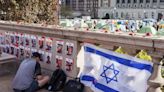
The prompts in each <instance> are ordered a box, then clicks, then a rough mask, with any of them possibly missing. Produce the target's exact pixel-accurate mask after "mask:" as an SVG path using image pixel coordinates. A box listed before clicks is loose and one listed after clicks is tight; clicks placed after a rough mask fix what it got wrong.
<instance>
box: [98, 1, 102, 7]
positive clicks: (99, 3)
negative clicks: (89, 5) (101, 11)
mask: <svg viewBox="0 0 164 92" xmlns="http://www.w3.org/2000/svg"><path fill="white" fill-rule="evenodd" d="M101 3H102V2H101V0H98V8H100V7H102V6H101Z"/></svg>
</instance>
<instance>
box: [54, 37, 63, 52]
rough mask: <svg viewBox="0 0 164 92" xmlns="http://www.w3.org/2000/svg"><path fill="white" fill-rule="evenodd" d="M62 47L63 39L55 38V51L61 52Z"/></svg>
mask: <svg viewBox="0 0 164 92" xmlns="http://www.w3.org/2000/svg"><path fill="white" fill-rule="evenodd" d="M63 48H64V41H63V40H57V41H56V53H58V54H62V52H63Z"/></svg>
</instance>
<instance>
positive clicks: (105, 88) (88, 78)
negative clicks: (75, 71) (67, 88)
mask: <svg viewBox="0 0 164 92" xmlns="http://www.w3.org/2000/svg"><path fill="white" fill-rule="evenodd" d="M81 80H83V81H90V82H92V83H93V81H95V78H94V77H91V76H86V75H85V76H82V77H81ZM93 85H94V86H95V87H96V88H97V89H99V90H102V91H103V92H119V91H116V90H114V89H112V88H110V87H108V86H105V85H103V84H100V83H93Z"/></svg>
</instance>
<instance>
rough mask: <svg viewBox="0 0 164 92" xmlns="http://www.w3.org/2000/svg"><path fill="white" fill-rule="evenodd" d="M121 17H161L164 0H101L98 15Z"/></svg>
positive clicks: (163, 10) (163, 12)
mask: <svg viewBox="0 0 164 92" xmlns="http://www.w3.org/2000/svg"><path fill="white" fill-rule="evenodd" d="M107 13H108V14H109V15H110V17H111V18H119V19H145V18H151V19H159V18H161V16H162V15H164V0H99V10H98V16H99V17H100V18H101V17H103V16H105V14H107Z"/></svg>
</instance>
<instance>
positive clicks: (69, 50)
mask: <svg viewBox="0 0 164 92" xmlns="http://www.w3.org/2000/svg"><path fill="white" fill-rule="evenodd" d="M73 50H74V44H73V43H71V42H66V55H68V56H71V55H72V54H73Z"/></svg>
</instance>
